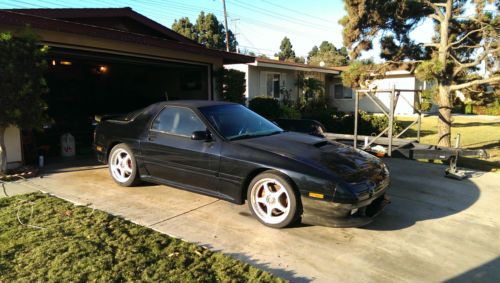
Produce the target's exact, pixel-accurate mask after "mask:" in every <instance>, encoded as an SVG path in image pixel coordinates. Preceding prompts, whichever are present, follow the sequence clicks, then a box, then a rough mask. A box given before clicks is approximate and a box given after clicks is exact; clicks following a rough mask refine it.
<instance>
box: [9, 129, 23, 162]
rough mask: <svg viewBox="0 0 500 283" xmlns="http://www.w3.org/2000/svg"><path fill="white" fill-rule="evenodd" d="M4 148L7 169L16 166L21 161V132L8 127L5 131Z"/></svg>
mask: <svg viewBox="0 0 500 283" xmlns="http://www.w3.org/2000/svg"><path fill="white" fill-rule="evenodd" d="M5 146H6V148H7V167H8V168H12V167H15V166H18V165H20V164H21V163H22V161H23V155H22V147H21V132H20V131H19V129H18V128H16V127H8V128H7V130H6V131H5Z"/></svg>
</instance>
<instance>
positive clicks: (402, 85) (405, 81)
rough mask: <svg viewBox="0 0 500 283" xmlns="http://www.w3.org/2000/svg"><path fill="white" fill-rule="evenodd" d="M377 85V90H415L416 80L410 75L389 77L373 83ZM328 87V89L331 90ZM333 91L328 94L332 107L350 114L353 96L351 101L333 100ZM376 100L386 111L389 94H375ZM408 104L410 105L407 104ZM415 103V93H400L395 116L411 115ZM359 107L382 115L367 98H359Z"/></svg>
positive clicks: (338, 79) (337, 80)
mask: <svg viewBox="0 0 500 283" xmlns="http://www.w3.org/2000/svg"><path fill="white" fill-rule="evenodd" d="M341 81H342V80H341V79H340V78H335V79H334V80H333V81H332V83H330V85H331V84H335V83H341ZM374 84H375V85H377V89H379V90H381V89H392V88H393V87H394V88H395V89H402V90H403V89H404V90H414V89H416V87H417V85H416V79H415V77H414V76H411V75H401V76H391V77H388V78H385V79H382V80H376V81H375V82H374ZM330 85H329V86H328V88H329V89H332V88H331V87H330ZM332 92H333V91H331V92H330V98H331V101H332V105H333V106H334V107H336V108H337V109H338V110H339V111H343V112H352V111H354V96H353V97H352V98H351V99H335V97H334V93H332ZM376 98H377V100H378V101H379V102H380V104H381V105H383V106H384V108H385V110H386V111H388V109H389V104H390V93H388V92H384V93H377V95H376ZM405 99H406V100H407V101H408V102H410V103H411V104H409V103H408V102H407V101H406V100H405ZM414 103H415V93H414V92H412V91H401V94H400V99H399V101H398V104H397V106H396V110H395V113H396V114H413V113H414V110H413V108H412V105H413V104H414ZM359 107H360V109H361V110H363V111H366V112H370V113H382V111H381V110H380V108H378V107H377V106H376V105H375V103H373V102H372V101H371V100H370V99H369V98H368V97H363V96H360V100H359Z"/></svg>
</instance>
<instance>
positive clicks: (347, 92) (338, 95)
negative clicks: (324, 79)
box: [333, 84, 352, 99]
mask: <svg viewBox="0 0 500 283" xmlns="http://www.w3.org/2000/svg"><path fill="white" fill-rule="evenodd" d="M333 93H334V95H335V96H334V97H335V99H352V89H350V88H348V87H344V85H342V84H335V85H334V89H333Z"/></svg>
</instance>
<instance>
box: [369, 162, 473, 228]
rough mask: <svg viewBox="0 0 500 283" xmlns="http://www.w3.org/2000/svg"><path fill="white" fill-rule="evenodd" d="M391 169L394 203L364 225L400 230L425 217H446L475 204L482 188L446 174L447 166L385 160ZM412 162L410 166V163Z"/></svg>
mask: <svg viewBox="0 0 500 283" xmlns="http://www.w3.org/2000/svg"><path fill="white" fill-rule="evenodd" d="M384 161H385V162H386V163H387V164H388V165H389V168H390V170H391V186H390V188H389V190H388V192H387V193H388V195H389V198H390V199H391V203H390V204H389V205H388V206H387V207H386V208H385V210H384V211H383V212H382V213H381V214H380V215H379V216H378V217H377V218H376V219H375V220H374V222H372V223H370V224H369V225H367V226H364V227H363V228H364V229H370V230H387V231H390V230H399V229H404V228H408V227H410V226H413V225H414V224H415V223H417V222H419V221H424V220H432V219H439V218H444V217H447V216H450V215H454V214H458V213H461V212H463V211H465V210H467V209H468V208H469V207H471V206H472V205H473V204H474V203H475V202H476V201H477V200H478V199H479V196H480V190H479V188H478V187H477V185H476V184H474V183H473V182H472V181H471V180H468V179H465V180H462V181H459V180H454V179H449V178H446V177H444V168H445V167H444V166H440V165H432V164H424V163H419V162H408V161H406V160H404V161H405V163H402V161H403V160H397V159H387V160H384ZM408 165H410V166H408Z"/></svg>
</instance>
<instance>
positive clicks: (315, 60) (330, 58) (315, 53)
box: [307, 41, 349, 67]
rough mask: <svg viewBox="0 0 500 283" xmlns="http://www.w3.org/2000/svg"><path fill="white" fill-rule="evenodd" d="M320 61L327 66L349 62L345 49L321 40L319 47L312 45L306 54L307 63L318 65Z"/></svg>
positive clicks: (342, 64)
mask: <svg viewBox="0 0 500 283" xmlns="http://www.w3.org/2000/svg"><path fill="white" fill-rule="evenodd" d="M321 62H323V63H324V64H325V66H327V67H334V66H345V65H347V64H349V56H348V54H347V49H346V48H345V47H342V48H339V49H337V48H336V47H335V45H333V43H330V42H328V41H323V42H322V43H321V44H320V46H319V48H318V46H314V47H313V48H312V49H311V51H309V55H308V56H307V64H310V65H315V66H319V65H320V64H321Z"/></svg>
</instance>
